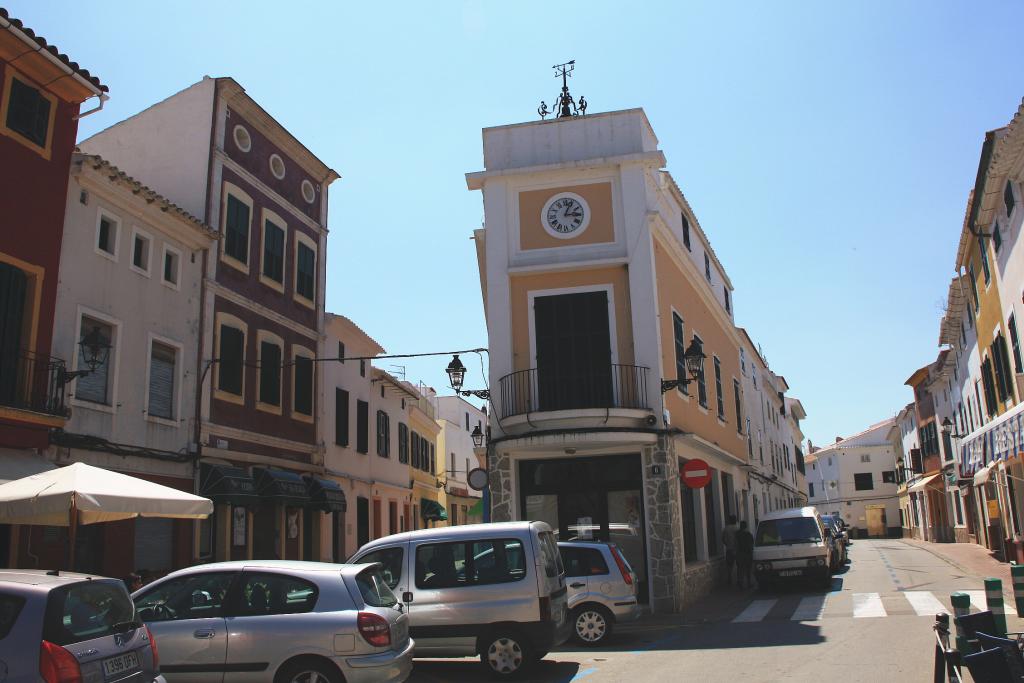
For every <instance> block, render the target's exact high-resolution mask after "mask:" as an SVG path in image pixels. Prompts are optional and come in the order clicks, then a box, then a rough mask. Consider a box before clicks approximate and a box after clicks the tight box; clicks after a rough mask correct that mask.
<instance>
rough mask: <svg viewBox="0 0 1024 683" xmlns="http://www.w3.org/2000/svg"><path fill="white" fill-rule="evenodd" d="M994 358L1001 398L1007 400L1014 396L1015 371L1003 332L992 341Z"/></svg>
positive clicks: (997, 386) (997, 385)
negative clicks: (1013, 370) (1011, 368)
mask: <svg viewBox="0 0 1024 683" xmlns="http://www.w3.org/2000/svg"><path fill="white" fill-rule="evenodd" d="M992 359H993V361H994V365H995V371H996V388H997V389H998V390H999V400H1001V401H1005V400H1007V399H1008V398H1010V397H1011V396H1013V372H1012V371H1011V370H1010V355H1009V353H1008V351H1007V350H1006V337H1004V336H1003V334H1002V332H1000V333H999V334H997V335H996V338H995V340H993V342H992Z"/></svg>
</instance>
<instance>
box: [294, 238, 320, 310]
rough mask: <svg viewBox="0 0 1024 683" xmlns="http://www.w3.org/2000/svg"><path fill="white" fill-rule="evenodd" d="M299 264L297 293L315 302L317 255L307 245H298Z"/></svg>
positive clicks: (296, 278) (297, 268)
mask: <svg viewBox="0 0 1024 683" xmlns="http://www.w3.org/2000/svg"><path fill="white" fill-rule="evenodd" d="M298 250H299V251H298V257H297V258H298V263H297V264H296V273H295V291H296V292H297V293H298V294H299V296H302V297H305V298H307V299H309V300H310V301H313V299H314V294H315V291H316V285H315V283H316V253H315V252H314V251H313V250H312V249H310V248H309V247H308V246H307V245H306V244H304V243H302V242H299V243H298Z"/></svg>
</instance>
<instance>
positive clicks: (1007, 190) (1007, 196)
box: [1003, 180, 1015, 218]
mask: <svg viewBox="0 0 1024 683" xmlns="http://www.w3.org/2000/svg"><path fill="white" fill-rule="evenodd" d="M1014 204H1015V202H1014V200H1013V186H1012V185H1010V181H1009V180H1007V181H1006V187H1004V188H1003V206H1004V207H1005V208H1006V217H1007V218H1009V217H1010V215H1011V214H1012V213H1013V207H1014Z"/></svg>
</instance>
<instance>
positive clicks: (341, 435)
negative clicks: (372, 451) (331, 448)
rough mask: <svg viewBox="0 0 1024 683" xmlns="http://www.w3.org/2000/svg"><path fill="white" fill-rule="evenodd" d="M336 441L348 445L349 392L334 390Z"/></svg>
mask: <svg viewBox="0 0 1024 683" xmlns="http://www.w3.org/2000/svg"><path fill="white" fill-rule="evenodd" d="M334 443H336V444H338V445H339V446H347V445H348V392H347V391H345V390H344V389H337V388H336V389H335V390H334Z"/></svg>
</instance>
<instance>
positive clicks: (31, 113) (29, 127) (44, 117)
mask: <svg viewBox="0 0 1024 683" xmlns="http://www.w3.org/2000/svg"><path fill="white" fill-rule="evenodd" d="M7 97H8V101H7V128H8V129H9V130H12V131H14V132H15V133H18V134H19V135H21V136H22V137H24V138H25V139H26V140H28V141H29V142H31V143H32V144H34V145H36V146H37V147H46V138H47V134H48V132H49V129H50V107H51V106H52V104H51V102H50V100H48V99H46V97H44V96H43V93H42V92H41V91H40V90H39V89H37V88H33V87H32V86H31V85H29V84H28V83H25V82H24V81H22V80H21V79H19V78H11V89H10V92H9V93H8V95H7Z"/></svg>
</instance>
